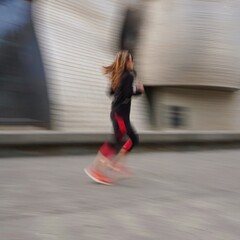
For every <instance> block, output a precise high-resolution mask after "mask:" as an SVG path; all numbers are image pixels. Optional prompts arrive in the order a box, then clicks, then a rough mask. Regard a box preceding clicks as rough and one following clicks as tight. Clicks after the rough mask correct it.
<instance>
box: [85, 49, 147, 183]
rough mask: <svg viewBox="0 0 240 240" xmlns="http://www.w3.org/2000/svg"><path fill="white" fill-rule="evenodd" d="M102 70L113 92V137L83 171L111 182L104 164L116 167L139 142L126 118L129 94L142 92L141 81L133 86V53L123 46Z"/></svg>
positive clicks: (102, 181)
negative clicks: (108, 79)
mask: <svg viewBox="0 0 240 240" xmlns="http://www.w3.org/2000/svg"><path fill="white" fill-rule="evenodd" d="M103 72H104V74H107V75H109V77H110V82H111V88H110V94H111V95H113V101H112V107H111V114H110V117H111V121H112V124H113V129H114V138H113V140H112V141H111V142H107V143H104V144H103V145H102V146H101V148H100V149H99V151H98V156H97V159H96V161H95V163H94V165H93V166H91V167H89V168H87V169H85V172H86V173H87V174H88V175H89V176H90V177H91V178H92V179H94V180H95V181H97V182H100V183H104V184H111V183H113V180H112V179H111V178H109V177H108V176H107V175H105V173H104V168H106V167H110V168H112V169H115V170H116V168H117V163H118V162H119V160H120V159H122V158H123V157H124V156H125V155H126V154H127V153H128V152H130V151H131V150H132V149H133V147H134V146H135V145H137V144H138V142H139V139H138V135H137V133H136V132H135V130H134V129H133V127H132V125H131V122H130V111H131V98H132V96H133V95H140V94H142V93H143V92H144V87H143V85H142V84H138V85H137V86H135V87H134V86H133V82H134V79H135V77H136V71H135V70H134V62H133V57H132V55H131V54H130V53H129V51H127V50H123V51H119V52H118V53H117V55H116V57H115V60H114V62H113V64H111V65H110V66H107V67H103ZM119 146H120V149H119ZM122 169H123V168H122ZM118 170H119V171H121V169H118Z"/></svg>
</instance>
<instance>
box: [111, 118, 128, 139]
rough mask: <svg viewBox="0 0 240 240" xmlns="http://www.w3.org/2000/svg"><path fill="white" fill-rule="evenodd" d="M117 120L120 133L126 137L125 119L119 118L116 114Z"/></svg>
mask: <svg viewBox="0 0 240 240" xmlns="http://www.w3.org/2000/svg"><path fill="white" fill-rule="evenodd" d="M114 117H115V119H116V120H117V123H118V127H119V131H120V132H121V134H122V135H125V134H126V133H127V128H126V126H125V123H124V120H123V118H121V117H120V116H118V115H117V114H116V113H115V114H114Z"/></svg>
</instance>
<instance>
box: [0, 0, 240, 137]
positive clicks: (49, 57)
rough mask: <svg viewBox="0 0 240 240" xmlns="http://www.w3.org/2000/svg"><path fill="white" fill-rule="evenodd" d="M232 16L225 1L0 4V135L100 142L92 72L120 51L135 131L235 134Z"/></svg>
mask: <svg viewBox="0 0 240 240" xmlns="http://www.w3.org/2000/svg"><path fill="white" fill-rule="evenodd" d="M239 13H240V7H239V2H238V1H234V0H232V1H227V0H226V1H200V0H195V1H192V0H184V1H183V0H171V1H169V0H168V1H159V0H134V1H133V0H126V1H125V0H99V1H93V0H81V1H79V0H68V1H64V0H49V1H47V0H33V1H26V0H1V1H0V49H1V55H0V129H2V130H11V129H24V130H25V129H27V130H32V129H50V130H57V131H78V132H81V131H83V132H85V131H88V132H91V131H92V132H95V131H96V132H97V131H102V132H110V131H111V123H110V119H109V110H110V103H111V99H110V98H109V97H108V96H107V88H108V81H107V79H106V78H105V76H103V75H102V73H101V67H102V66H103V65H107V64H110V63H111V62H112V61H113V59H114V56H115V53H116V52H117V51H118V50H119V49H130V50H131V51H132V52H133V53H134V56H135V62H136V70H137V71H138V78H139V79H140V80H141V81H142V82H143V83H144V85H145V88H146V94H145V95H144V96H142V97H140V98H137V99H136V100H135V102H134V104H133V106H132V107H133V109H132V120H133V122H134V125H135V126H136V128H137V129H138V130H139V131H168V130H170V131H182V130H184V131H206V130H208V131H218V130H220V131H223V130H233V131H237V130H239V129H240V121H239V120H240V108H239V100H240V93H239V91H238V89H239V87H240V68H239V66H240V45H239V41H240V30H239V28H238V26H237V24H236V23H238V22H239V21H240V14H239Z"/></svg>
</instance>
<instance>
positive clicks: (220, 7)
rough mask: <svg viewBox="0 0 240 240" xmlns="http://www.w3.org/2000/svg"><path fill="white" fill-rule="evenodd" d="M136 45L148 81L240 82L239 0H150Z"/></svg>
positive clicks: (229, 84) (184, 83) (217, 84)
mask: <svg viewBox="0 0 240 240" xmlns="http://www.w3.org/2000/svg"><path fill="white" fill-rule="evenodd" d="M143 9H145V14H144V16H145V17H144V20H143V26H142V29H141V34H140V40H139V41H140V43H139V44H138V46H137V49H138V50H137V52H138V57H137V59H138V60H139V62H138V63H139V70H140V72H141V76H142V79H143V80H144V81H145V84H146V85H149V86H151V85H152V86H153V85H158V86H204V87H209V88H210V87H221V88H222V87H223V88H226V89H239V87H240V71H239V69H240V68H239V66H240V44H239V43H240V29H239V28H238V26H237V24H238V23H239V20H240V18H239V13H240V10H239V9H240V5H239V3H238V2H237V1H236V0H233V1H212V0H211V1H210V0H208V1H206V0H205V1H203V0H171V1H169V0H165V1H149V2H148V1H145V3H144V8H143Z"/></svg>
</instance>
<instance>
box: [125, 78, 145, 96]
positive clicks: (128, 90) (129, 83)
mask: <svg viewBox="0 0 240 240" xmlns="http://www.w3.org/2000/svg"><path fill="white" fill-rule="evenodd" d="M122 85H123V87H122V89H123V94H124V96H125V97H127V98H130V97H132V96H133V95H135V96H136V95H140V94H142V93H143V91H144V89H143V86H142V87H140V86H136V87H134V86H133V76H132V74H129V73H126V74H125V75H123V77H122Z"/></svg>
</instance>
